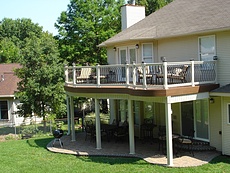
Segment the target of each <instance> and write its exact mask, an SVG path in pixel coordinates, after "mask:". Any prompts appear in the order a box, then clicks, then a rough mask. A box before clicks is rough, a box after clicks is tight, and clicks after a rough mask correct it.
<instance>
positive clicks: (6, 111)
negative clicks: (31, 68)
mask: <svg viewBox="0 0 230 173" xmlns="http://www.w3.org/2000/svg"><path fill="white" fill-rule="evenodd" d="M20 67H21V65H20V64H16V63H15V64H0V126H14V125H16V126H18V125H21V124H23V123H26V124H29V123H30V121H31V119H29V118H28V119H24V118H23V117H19V116H18V114H17V113H16V112H17V105H18V104H19V103H20V102H19V100H18V99H16V98H15V92H16V91H17V83H18V82H19V78H18V77H17V76H16V75H15V73H14V70H15V69H17V68H20ZM40 121H41V120H40V119H39V118H37V122H40Z"/></svg>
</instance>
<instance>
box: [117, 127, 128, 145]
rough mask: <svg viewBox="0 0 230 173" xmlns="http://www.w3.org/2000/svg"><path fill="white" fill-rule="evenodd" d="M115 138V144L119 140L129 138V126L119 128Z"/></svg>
mask: <svg viewBox="0 0 230 173" xmlns="http://www.w3.org/2000/svg"><path fill="white" fill-rule="evenodd" d="M114 136H115V142H117V141H118V140H122V141H123V140H125V138H126V137H127V136H128V127H127V126H119V127H118V128H117V129H116V130H115V132H114Z"/></svg>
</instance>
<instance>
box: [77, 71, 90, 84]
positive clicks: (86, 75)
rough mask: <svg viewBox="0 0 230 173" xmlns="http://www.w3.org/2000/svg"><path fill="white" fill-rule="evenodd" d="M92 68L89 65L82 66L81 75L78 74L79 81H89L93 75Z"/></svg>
mask: <svg viewBox="0 0 230 173" xmlns="http://www.w3.org/2000/svg"><path fill="white" fill-rule="evenodd" d="M91 73H92V69H91V68H89V67H86V68H82V69H81V72H80V76H77V83H84V82H86V83H89V79H90V77H91Z"/></svg>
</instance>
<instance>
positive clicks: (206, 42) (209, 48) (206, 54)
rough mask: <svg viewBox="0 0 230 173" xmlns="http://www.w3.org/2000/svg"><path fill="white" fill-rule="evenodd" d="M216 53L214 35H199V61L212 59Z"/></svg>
mask: <svg viewBox="0 0 230 173" xmlns="http://www.w3.org/2000/svg"><path fill="white" fill-rule="evenodd" d="M215 55H216V42H215V35H210V36H204V37H199V56H200V60H201V61H212V60H213V57H214V56H215Z"/></svg>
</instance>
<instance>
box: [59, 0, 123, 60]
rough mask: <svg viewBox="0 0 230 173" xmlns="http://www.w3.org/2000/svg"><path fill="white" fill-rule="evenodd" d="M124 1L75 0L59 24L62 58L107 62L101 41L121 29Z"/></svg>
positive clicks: (61, 17)
mask: <svg viewBox="0 0 230 173" xmlns="http://www.w3.org/2000/svg"><path fill="white" fill-rule="evenodd" d="M123 4H124V1H123V0H71V1H70V4H69V5H68V9H67V11H65V12H62V13H61V16H60V17H59V18H58V20H57V23H56V28H57V29H58V31H59V35H58V36H57V38H58V40H59V48H60V52H61V57H62V58H63V59H65V60H67V61H68V62H69V63H73V62H74V63H77V64H84V63H85V62H89V63H100V64H105V63H106V61H107V60H106V51H105V50H104V49H100V48H99V47H97V45H98V44H100V43H101V42H103V41H105V40H107V39H108V38H110V37H111V36H113V35H115V34H116V33H118V32H119V31H120V29H121V22H120V21H121V16H120V7H121V6H122V5H123Z"/></svg>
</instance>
